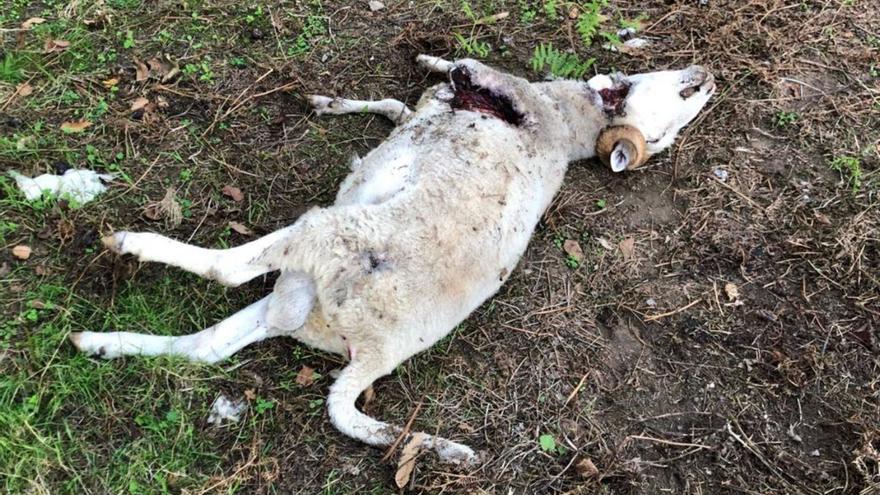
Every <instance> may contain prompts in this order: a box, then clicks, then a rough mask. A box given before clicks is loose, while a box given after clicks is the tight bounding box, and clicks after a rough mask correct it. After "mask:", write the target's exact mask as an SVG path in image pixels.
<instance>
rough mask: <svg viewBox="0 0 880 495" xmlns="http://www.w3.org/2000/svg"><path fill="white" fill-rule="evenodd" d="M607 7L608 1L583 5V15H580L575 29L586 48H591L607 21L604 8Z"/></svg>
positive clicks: (598, 0) (602, 0)
mask: <svg viewBox="0 0 880 495" xmlns="http://www.w3.org/2000/svg"><path fill="white" fill-rule="evenodd" d="M606 6H608V0H591V1H590V2H586V3H584V4H581V13H580V15H578V19H577V22H576V23H575V25H574V27H575V29H576V30H577V32H578V35H580V37H581V41H583V43H584V46H590V45H591V44H592V43H593V37H594V36H596V33H597V32H598V31H599V25H600V24H602V21H603V20H605V17H604V16H603V15H602V8H603V7H606Z"/></svg>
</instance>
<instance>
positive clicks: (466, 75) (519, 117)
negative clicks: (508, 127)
mask: <svg viewBox="0 0 880 495" xmlns="http://www.w3.org/2000/svg"><path fill="white" fill-rule="evenodd" d="M449 77H450V78H451V79H452V87H453V89H454V91H455V96H454V97H453V98H452V101H451V102H450V105H451V106H452V108H453V109H454V110H470V111H473V112H481V113H485V114H487V115H491V116H493V117H497V118H499V119H501V120H503V121H505V122H507V123H508V124H513V125H515V126H519V125H520V124H522V122H523V119H524V118H525V116H524V115H523V114H522V113H520V112H517V111H516V110H515V109H514V108H513V102H512V101H511V100H510V97H509V96H507V95H504V94H499V93H496V92H494V91H492V90H490V89H487V88H484V87H482V86H479V85H477V84H474V83H473V81H472V80H471V73H470V71H468V70H467V68H465V67H456V68H454V69H452V71H451V72H450V73H449Z"/></svg>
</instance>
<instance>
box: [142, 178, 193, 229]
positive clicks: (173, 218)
mask: <svg viewBox="0 0 880 495" xmlns="http://www.w3.org/2000/svg"><path fill="white" fill-rule="evenodd" d="M144 216H145V217H147V218H149V219H150V220H159V219H162V218H164V219H165V220H166V221H167V222H168V224H169V225H170V226H172V227H176V226H178V225H180V223H181V222H182V221H183V208H181V207H180V204H179V203H178V202H177V197H176V191H175V190H174V188H173V187H169V188H168V189H166V190H165V197H163V198H162V200H161V201H156V202H154V203H150V204H148V205H147V206H146V208H144Z"/></svg>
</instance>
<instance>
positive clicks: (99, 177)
mask: <svg viewBox="0 0 880 495" xmlns="http://www.w3.org/2000/svg"><path fill="white" fill-rule="evenodd" d="M9 175H10V176H12V178H14V179H15V183H16V184H18V188H19V189H21V192H22V194H24V197H25V198H26V199H27V200H28V201H33V200H35V199H39V198H40V197H41V196H42V195H43V194H44V193H45V194H47V195H48V196H50V197H58V198H61V199H67V200H71V201H75V202H77V203H79V204H85V203H88V202H89V201H92V200H93V199H95V198H96V197H97V196H98V195H99V194H101V193H103V192H104V191H106V190H107V186H105V185H104V183H103V182H102V181H109V180H112V179H113V178H114V177H115V176H114V175H113V174H99V173H97V172H95V171H94V170H87V169H75V168H72V169H69V170H67V171H66V172H64V175H53V174H43V175H40V176H37V177H34V178H33V179H31V178H30V177H25V176H24V175H21V174H20V173H18V172H16V171H14V170H13V171H10V172H9Z"/></svg>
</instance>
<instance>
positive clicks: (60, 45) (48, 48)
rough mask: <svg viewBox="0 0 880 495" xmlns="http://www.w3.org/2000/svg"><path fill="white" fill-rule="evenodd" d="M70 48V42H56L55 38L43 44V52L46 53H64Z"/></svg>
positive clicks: (48, 39)
mask: <svg viewBox="0 0 880 495" xmlns="http://www.w3.org/2000/svg"><path fill="white" fill-rule="evenodd" d="M69 47H70V42H69V41H65V40H56V39H53V38H46V42H45V43H44V44H43V52H44V53H57V52H63V51H64V50H67V48H69Z"/></svg>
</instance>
